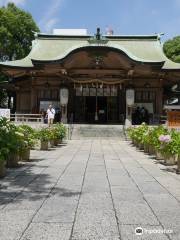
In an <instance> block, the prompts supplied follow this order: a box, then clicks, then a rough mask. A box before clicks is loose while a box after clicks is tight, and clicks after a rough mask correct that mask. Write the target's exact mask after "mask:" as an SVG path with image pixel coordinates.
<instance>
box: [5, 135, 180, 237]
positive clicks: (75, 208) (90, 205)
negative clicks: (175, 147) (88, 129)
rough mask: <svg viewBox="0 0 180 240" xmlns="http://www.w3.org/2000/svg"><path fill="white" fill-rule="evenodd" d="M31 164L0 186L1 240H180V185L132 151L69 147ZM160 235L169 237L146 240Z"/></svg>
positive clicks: (108, 144)
mask: <svg viewBox="0 0 180 240" xmlns="http://www.w3.org/2000/svg"><path fill="white" fill-rule="evenodd" d="M31 157H32V159H33V161H32V162H31V163H27V164H24V165H23V166H22V167H21V168H18V169H15V170H10V171H9V172H8V175H7V177H6V178H5V179H3V180H1V189H0V190H1V192H0V239H1V240H20V239H21V240H117V239H122V240H134V239H145V240H154V239H157V240H166V239H173V240H179V239H180V177H179V176H178V175H176V174H175V173H173V171H172V170H173V169H172V168H170V169H168V168H166V167H164V166H163V165H160V164H157V163H156V161H155V160H153V159H150V157H148V156H146V155H144V154H143V153H141V152H137V151H136V150H135V148H133V147H131V146H130V144H129V143H127V142H125V141H123V140H115V139H91V140H72V141H69V142H68V144H67V145H66V144H64V145H63V146H61V147H58V149H56V150H55V149H51V151H48V152H44V151H35V150H34V151H32V156H31ZM136 227H142V228H143V229H144V234H143V235H142V236H136V235H135V233H134V232H135V228H136ZM162 229H167V230H168V229H170V230H172V231H173V233H172V234H160V233H157V234H153V233H152V234H148V233H147V230H162Z"/></svg>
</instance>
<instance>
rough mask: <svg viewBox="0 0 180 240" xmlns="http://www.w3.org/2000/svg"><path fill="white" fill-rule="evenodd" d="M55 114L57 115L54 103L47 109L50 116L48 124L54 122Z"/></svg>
mask: <svg viewBox="0 0 180 240" xmlns="http://www.w3.org/2000/svg"><path fill="white" fill-rule="evenodd" d="M54 116H55V109H54V108H53V107H52V105H49V108H48V110H47V117H48V125H49V127H50V126H51V125H52V124H53V122H54Z"/></svg>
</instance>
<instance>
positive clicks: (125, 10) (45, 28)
mask: <svg viewBox="0 0 180 240" xmlns="http://www.w3.org/2000/svg"><path fill="white" fill-rule="evenodd" d="M8 2H14V3H15V4H16V5H17V6H18V7H21V8H23V9H24V10H26V11H28V12H30V13H31V14H32V16H33V18H34V20H35V21H36V23H37V25H38V26H39V28H40V30H41V32H44V33H52V29H54V28H86V29H88V33H90V34H94V33H95V32H96V28H97V27H100V28H101V32H102V33H105V32H106V29H107V28H108V27H109V28H112V29H113V30H114V34H117V35H118V34H120V35H145V34H148V35H151V34H155V33H165V35H164V37H163V40H167V39H170V38H172V37H174V36H177V35H180V0H0V6H2V5H6V4H7V3H8Z"/></svg>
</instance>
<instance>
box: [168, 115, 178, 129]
mask: <svg viewBox="0 0 180 240" xmlns="http://www.w3.org/2000/svg"><path fill="white" fill-rule="evenodd" d="M168 126H169V127H180V111H169V112H168Z"/></svg>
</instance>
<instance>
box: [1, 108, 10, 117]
mask: <svg viewBox="0 0 180 240" xmlns="http://www.w3.org/2000/svg"><path fill="white" fill-rule="evenodd" d="M0 117H5V118H8V119H10V109H5V108H0Z"/></svg>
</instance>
